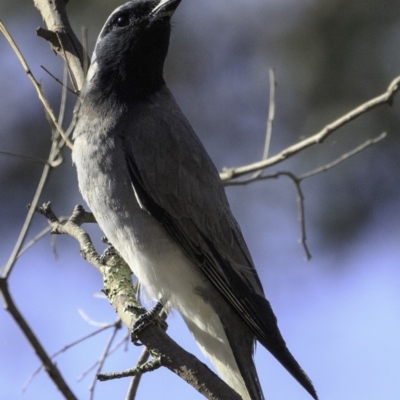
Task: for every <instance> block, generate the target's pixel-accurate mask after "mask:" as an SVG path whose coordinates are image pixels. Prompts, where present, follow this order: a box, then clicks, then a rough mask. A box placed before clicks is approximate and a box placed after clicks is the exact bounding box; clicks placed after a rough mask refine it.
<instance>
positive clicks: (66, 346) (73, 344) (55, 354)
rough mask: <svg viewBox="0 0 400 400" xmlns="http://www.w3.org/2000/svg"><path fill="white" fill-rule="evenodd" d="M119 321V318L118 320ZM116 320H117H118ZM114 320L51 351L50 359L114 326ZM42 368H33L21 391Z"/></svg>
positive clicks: (41, 366) (42, 366)
mask: <svg viewBox="0 0 400 400" xmlns="http://www.w3.org/2000/svg"><path fill="white" fill-rule="evenodd" d="M118 321H120V320H118ZM118 321H117V322H118ZM115 324H116V322H113V323H111V324H107V325H105V326H102V327H101V328H100V329H97V330H95V331H94V332H91V333H89V334H88V335H85V336H83V337H82V338H80V339H78V340H75V341H74V342H72V343H69V344H67V345H65V346H64V347H62V348H61V349H60V350H58V351H56V352H55V353H53V354H52V355H51V356H50V358H51V359H52V360H54V358H56V357H57V356H58V355H59V354H61V353H65V352H66V351H67V350H69V349H70V348H72V347H74V346H76V345H78V344H80V343H82V342H84V341H85V340H88V339H90V338H92V337H93V336H96V335H98V334H99V333H101V332H103V331H105V330H107V329H110V328H112V327H113V326H115ZM43 368H44V365H43V364H42V365H40V366H39V367H38V368H36V369H35V371H33V372H32V374H31V376H30V377H29V378H28V380H27V381H26V383H25V385H24V387H23V388H22V391H23V392H24V391H25V390H26V389H27V387H28V386H29V384H30V383H31V382H32V380H33V378H34V377H35V376H36V375H37V374H38V373H39V372H40V371H41V370H42V369H43Z"/></svg>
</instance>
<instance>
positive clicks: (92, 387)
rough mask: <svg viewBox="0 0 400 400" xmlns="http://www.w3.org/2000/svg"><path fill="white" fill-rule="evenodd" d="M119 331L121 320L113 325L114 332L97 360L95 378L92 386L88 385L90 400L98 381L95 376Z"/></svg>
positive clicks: (92, 397)
mask: <svg viewBox="0 0 400 400" xmlns="http://www.w3.org/2000/svg"><path fill="white" fill-rule="evenodd" d="M120 329H121V320H119V321H118V324H116V325H115V327H114V330H113V332H112V334H111V336H110V339H109V340H108V343H107V345H106V347H105V349H104V352H103V354H102V356H101V358H100V360H99V364H98V367H97V371H96V375H95V378H94V379H93V382H92V384H91V385H90V388H89V392H90V400H93V399H94V389H95V388H96V383H97V380H98V379H97V376H98V375H99V373H100V371H101V369H102V368H103V365H104V363H105V361H106V359H107V357H108V355H109V352H110V348H111V345H112V344H113V342H114V340H115V336H116V335H117V332H118V331H119V330H120Z"/></svg>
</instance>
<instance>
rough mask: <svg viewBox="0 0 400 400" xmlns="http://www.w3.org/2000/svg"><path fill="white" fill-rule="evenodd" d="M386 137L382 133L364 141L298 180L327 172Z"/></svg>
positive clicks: (384, 133)
mask: <svg viewBox="0 0 400 400" xmlns="http://www.w3.org/2000/svg"><path fill="white" fill-rule="evenodd" d="M386 136H387V134H386V132H383V133H381V134H380V135H379V136H377V137H376V138H373V139H369V140H367V141H365V142H364V143H362V144H360V145H359V146H357V147H356V148H354V149H353V150H351V151H349V152H347V153H345V154H343V155H342V156H340V157H339V158H337V159H336V160H334V161H332V162H330V163H328V164H325V165H323V166H322V167H319V168H316V169H313V170H312V171H309V172H306V173H305V174H302V175H300V176H299V177H298V179H299V180H301V181H302V180H304V179H308V178H311V177H312V176H314V175H317V174H320V173H321V172H325V171H328V170H330V169H332V168H334V167H336V166H337V165H339V164H340V163H342V162H343V161H346V160H348V159H349V158H350V157H353V156H355V155H356V154H358V153H361V152H362V151H363V150H365V149H366V148H368V147H370V146H372V145H374V144H376V143H378V142H380V141H381V140H383V139H385V137H386Z"/></svg>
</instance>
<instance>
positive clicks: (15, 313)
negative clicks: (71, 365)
mask: <svg viewBox="0 0 400 400" xmlns="http://www.w3.org/2000/svg"><path fill="white" fill-rule="evenodd" d="M0 292H1V293H2V295H3V301H4V308H5V309H6V310H7V311H8V312H9V313H10V314H11V315H12V317H13V319H14V320H15V321H16V323H17V324H18V326H19V327H20V329H21V330H22V332H23V333H24V335H25V337H26V338H27V340H28V342H29V343H30V344H31V346H32V347H33V349H34V350H35V353H36V354H37V356H38V357H39V359H40V360H41V362H42V364H43V365H44V367H45V371H46V372H47V373H48V375H49V376H50V378H51V380H52V381H53V382H54V384H55V385H56V386H57V388H58V390H60V392H61V393H62V394H63V396H64V397H65V398H66V399H68V400H77V398H76V396H75V395H74V394H73V392H72V391H71V389H70V388H69V386H68V385H67V383H66V382H65V380H64V378H63V377H62V375H61V373H60V371H59V370H58V368H57V366H56V365H55V364H54V363H53V362H52V361H51V359H50V357H49V356H48V355H47V353H46V350H45V349H44V348H43V346H42V344H41V343H40V342H39V340H38V338H37V336H36V335H35V333H34V332H33V331H32V329H31V328H30V326H29V325H28V323H27V322H26V320H25V319H24V317H23V316H22V315H21V313H20V312H19V310H18V308H17V306H16V304H15V303H14V300H13V299H12V297H11V294H10V292H9V290H8V283H7V279H5V278H0Z"/></svg>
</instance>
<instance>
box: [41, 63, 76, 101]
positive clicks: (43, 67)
mask: <svg viewBox="0 0 400 400" xmlns="http://www.w3.org/2000/svg"><path fill="white" fill-rule="evenodd" d="M40 67H41V68H42V69H44V70H45V71H46V72H47V73H48V74H49V75H50V76H51V77H52V78H53V79H54V80H55V81H56V82H57V83H59V84H60V85H61V86H63V87H64V83H63V82H61V81H60V80H59V79H58V78H57V77H56V76H55V75H53V74H52V73H51V72H50V71H49V70H48V69H47V68H46V67H45V66H43V65H41V66H40ZM65 87H66V88H67V90H69V91H70V92H71V93H73V94H75V95H76V94H77V93H76V92H75V91H74V90H73V89H71V88H70V87H69V86H65Z"/></svg>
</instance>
